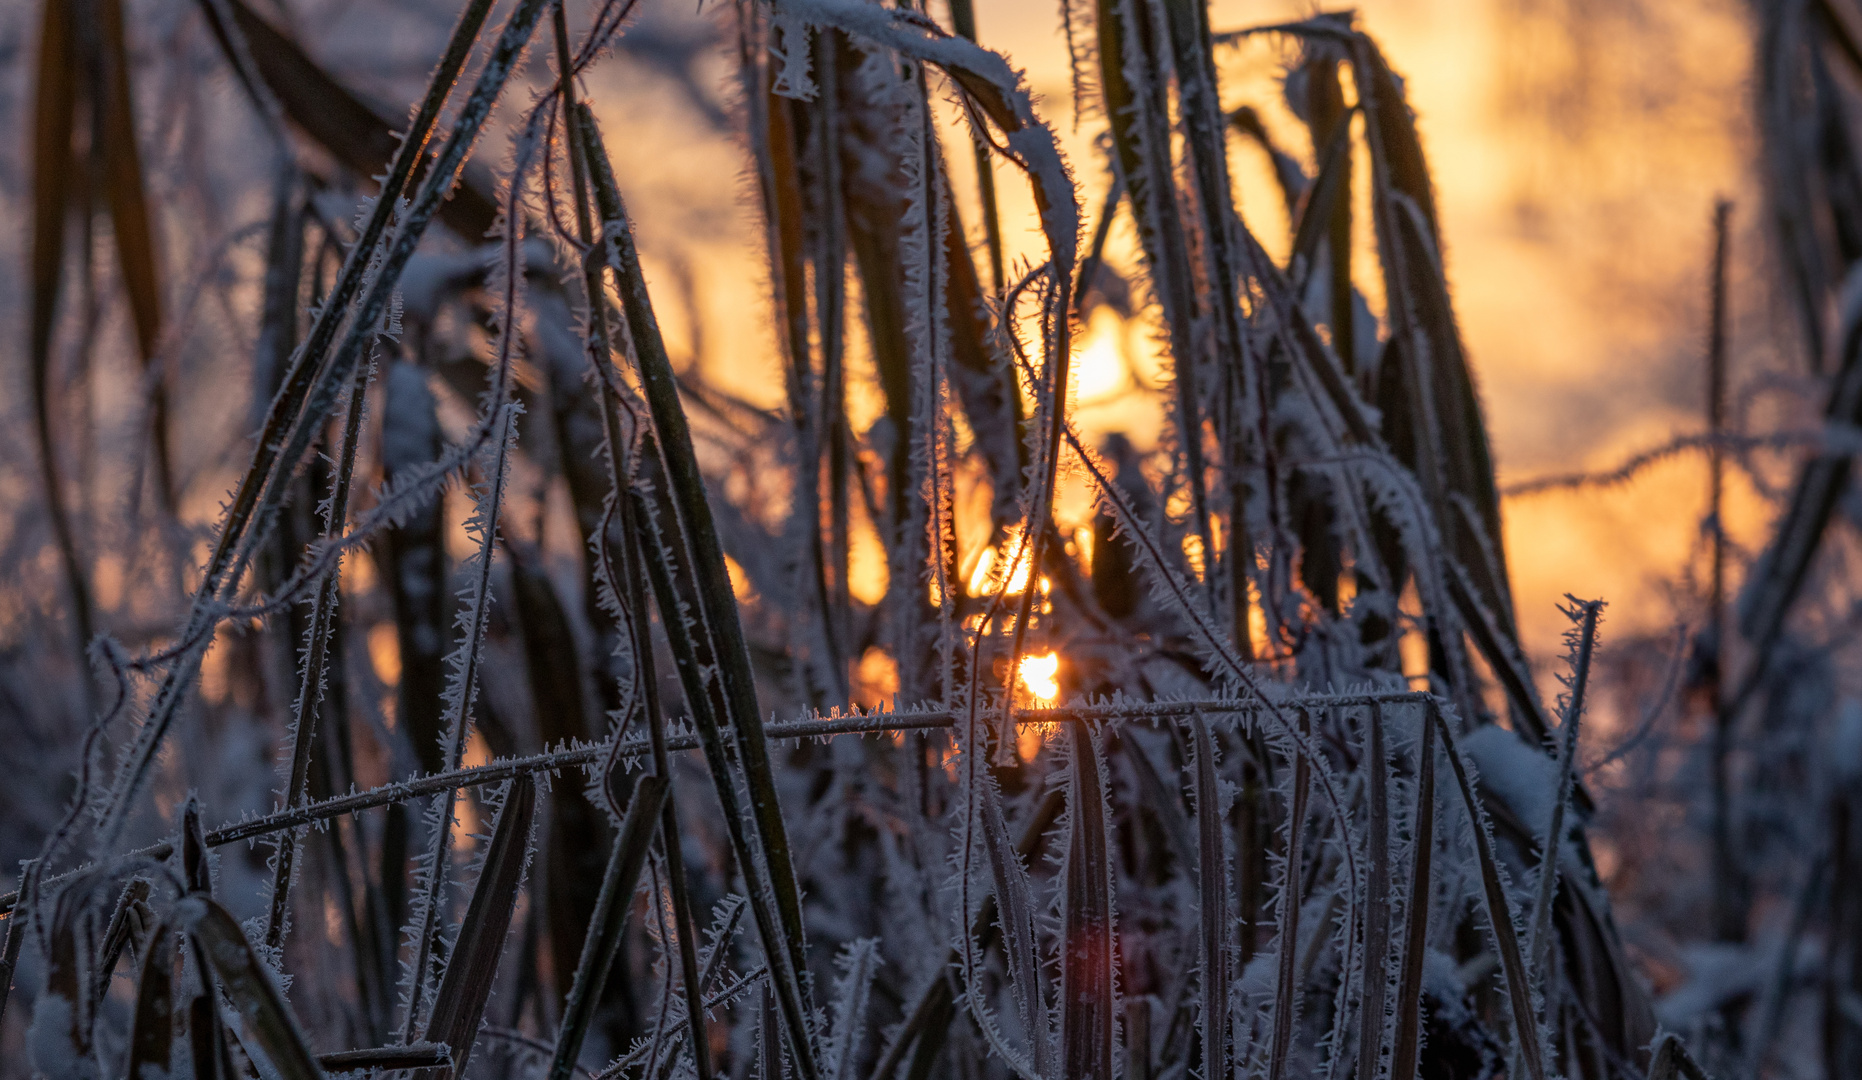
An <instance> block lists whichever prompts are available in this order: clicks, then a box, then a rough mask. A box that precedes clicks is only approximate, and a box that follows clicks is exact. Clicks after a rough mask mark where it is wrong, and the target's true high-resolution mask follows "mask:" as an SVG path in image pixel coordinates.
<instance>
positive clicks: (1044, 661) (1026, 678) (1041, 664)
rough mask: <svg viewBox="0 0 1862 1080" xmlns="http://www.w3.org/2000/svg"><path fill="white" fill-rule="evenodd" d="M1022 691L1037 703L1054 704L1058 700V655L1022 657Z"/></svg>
mask: <svg viewBox="0 0 1862 1080" xmlns="http://www.w3.org/2000/svg"><path fill="white" fill-rule="evenodd" d="M1020 675H1021V682H1022V689H1024V690H1026V691H1028V693H1029V695H1030V696H1031V697H1033V698H1034V699H1035V700H1037V701H1045V702H1054V701H1058V700H1060V654H1059V653H1054V652H1049V653H1045V654H1043V655H1040V656H1024V657H1022V662H1021V668H1020Z"/></svg>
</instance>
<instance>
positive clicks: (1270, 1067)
mask: <svg viewBox="0 0 1862 1080" xmlns="http://www.w3.org/2000/svg"><path fill="white" fill-rule="evenodd" d="M1299 726H1300V729H1301V730H1302V731H1304V730H1306V729H1307V728H1309V727H1310V726H1311V723H1310V717H1307V716H1305V715H1303V714H1302V716H1301V718H1300V722H1299ZM1311 793H1312V763H1311V759H1309V758H1308V757H1307V756H1306V755H1305V754H1299V755H1296V756H1295V757H1294V759H1293V797H1292V799H1291V800H1289V805H1288V807H1287V854H1286V878H1285V880H1283V881H1282V882H1281V883H1280V910H1279V911H1278V912H1277V913H1276V915H1277V917H1276V918H1275V920H1274V921H1275V922H1276V923H1278V924H1279V926H1280V944H1279V946H1278V949H1279V953H1278V956H1277V958H1276V974H1275V977H1274V1026H1273V1030H1272V1034H1271V1040H1272V1041H1271V1042H1270V1043H1269V1044H1268V1051H1267V1080H1282V1078H1283V1077H1284V1076H1286V1072H1287V1061H1288V1059H1289V1058H1290V1057H1291V1056H1292V1054H1293V1025H1294V1021H1295V1020H1297V1019H1298V1011H1297V1010H1298V1008H1299V999H1300V984H1299V951H1300V950H1299V944H1300V905H1301V904H1302V902H1303V900H1304V898H1303V897H1301V895H1300V885H1301V882H1302V881H1304V879H1305V875H1304V874H1303V872H1302V871H1301V869H1300V866H1301V857H1300V856H1301V852H1302V851H1303V850H1304V848H1305V845H1306V811H1307V806H1308V803H1309V799H1310V796H1311Z"/></svg>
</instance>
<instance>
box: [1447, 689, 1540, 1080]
mask: <svg viewBox="0 0 1862 1080" xmlns="http://www.w3.org/2000/svg"><path fill="white" fill-rule="evenodd" d="M1428 707H1429V712H1430V716H1431V719H1433V720H1434V722H1435V728H1436V730H1437V731H1438V732H1440V733H1441V736H1442V749H1443V750H1444V751H1445V752H1446V753H1447V754H1448V763H1449V764H1450V765H1451V766H1453V767H1454V770H1455V783H1456V784H1457V785H1458V786H1459V787H1460V788H1461V801H1462V802H1463V803H1464V804H1466V806H1467V810H1468V818H1469V820H1470V821H1471V822H1472V823H1473V832H1474V853H1475V855H1476V856H1477V857H1478V859H1479V861H1480V874H1481V888H1482V890H1483V893H1484V895H1485V898H1486V901H1487V906H1486V916H1487V929H1488V930H1489V932H1491V933H1492V935H1493V945H1494V952H1495V953H1496V954H1497V955H1498V956H1499V958H1500V974H1501V976H1502V978H1504V979H1505V980H1506V994H1507V1003H1508V1006H1509V1009H1510V1012H1511V1014H1512V1018H1513V1042H1514V1045H1515V1046H1517V1047H1518V1048H1519V1057H1520V1060H1521V1061H1522V1062H1523V1063H1524V1064H1525V1066H1526V1074H1527V1076H1529V1077H1530V1078H1531V1080H1545V1075H1546V1059H1545V1054H1544V1051H1543V1049H1542V1044H1541V1043H1540V1041H1539V1023H1538V1019H1537V1016H1538V1014H1537V1012H1536V1010H1534V1009H1533V1007H1532V982H1531V977H1530V975H1528V973H1527V971H1526V962H1525V959H1524V958H1523V957H1522V956H1521V955H1520V951H1519V931H1518V930H1517V928H1516V927H1515V926H1514V923H1513V911H1512V907H1511V905H1510V904H1509V903H1508V902H1507V898H1506V889H1505V887H1504V886H1503V885H1502V884H1501V881H1500V866H1499V863H1498V861H1497V860H1496V859H1495V857H1494V851H1493V833H1492V831H1491V827H1490V826H1489V824H1488V821H1487V812H1486V810H1485V809H1483V808H1482V806H1481V803H1480V796H1478V795H1476V794H1475V792H1474V784H1473V782H1472V781H1470V780H1469V779H1468V771H1467V766H1466V765H1464V764H1463V763H1462V761H1461V754H1460V752H1459V751H1457V750H1456V749H1455V737H1454V733H1453V732H1451V731H1449V730H1448V719H1447V717H1445V716H1444V715H1443V714H1442V711H1441V710H1440V709H1439V708H1437V707H1436V705H1435V702H1434V701H1433V700H1431V701H1430V702H1429V706H1428Z"/></svg>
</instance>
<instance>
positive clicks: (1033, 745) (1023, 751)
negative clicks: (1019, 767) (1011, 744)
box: [1015, 724, 1047, 762]
mask: <svg viewBox="0 0 1862 1080" xmlns="http://www.w3.org/2000/svg"><path fill="white" fill-rule="evenodd" d="M1046 745H1047V725H1046V724H1023V725H1022V726H1021V729H1020V730H1019V731H1017V732H1016V733H1015V752H1016V754H1018V755H1019V756H1020V757H1021V760H1022V761H1023V762H1029V761H1033V760H1034V759H1035V758H1037V757H1039V756H1040V755H1041V748H1042V747H1043V746H1046Z"/></svg>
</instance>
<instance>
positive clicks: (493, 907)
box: [416, 776, 537, 1080]
mask: <svg viewBox="0 0 1862 1080" xmlns="http://www.w3.org/2000/svg"><path fill="white" fill-rule="evenodd" d="M536 809H537V789H536V784H535V782H534V781H532V780H531V779H530V778H529V777H528V776H520V777H517V778H516V779H514V780H512V781H511V785H510V788H509V790H507V791H506V792H505V796H504V806H503V807H502V808H501V809H500V810H499V811H498V824H497V825H496V826H495V827H494V828H493V829H492V834H491V844H490V845H489V846H488V847H487V848H486V849H485V861H484V864H483V866H482V867H481V868H480V870H479V876H478V884H477V885H475V886H473V889H472V902H471V903H470V904H469V905H467V907H466V913H465V920H464V921H463V922H461V923H460V925H459V936H458V938H457V939H456V940H455V941H454V942H453V948H452V953H451V955H450V956H448V957H447V964H446V974H445V975H444V976H443V977H442V978H441V979H440V988H439V991H438V992H437V993H436V994H434V997H433V1012H432V1014H431V1015H430V1016H429V1017H428V1018H427V1041H428V1042H432V1043H441V1044H444V1045H446V1046H448V1047H451V1048H452V1066H453V1075H455V1076H463V1075H465V1070H466V1063H467V1061H469V1060H470V1058H471V1056H472V1044H473V1042H474V1041H476V1040H477V1038H478V1028H479V1024H480V1023H481V1022H482V1021H483V1020H484V1018H485V1003H486V1002H488V1001H490V1000H491V989H492V985H493V983H494V980H495V978H496V976H497V974H498V961H499V959H500V958H501V957H502V956H503V955H504V939H505V936H506V935H507V934H508V932H509V931H510V929H511V916H512V914H513V913H514V912H515V911H516V909H517V897H518V894H519V893H520V892H521V891H522V890H523V881H524V870H525V868H526V867H527V865H528V864H529V862H530V832H531V826H532V825H533V824H535V822H536ZM416 1075H417V1076H418V1077H423V1078H425V1080H436V1078H435V1077H434V1074H432V1073H420V1074H416Z"/></svg>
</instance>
